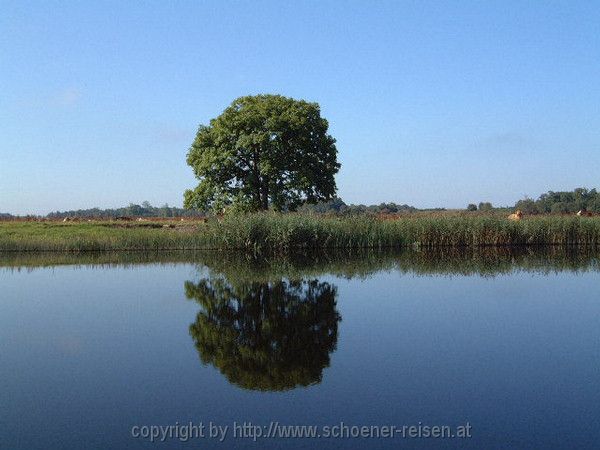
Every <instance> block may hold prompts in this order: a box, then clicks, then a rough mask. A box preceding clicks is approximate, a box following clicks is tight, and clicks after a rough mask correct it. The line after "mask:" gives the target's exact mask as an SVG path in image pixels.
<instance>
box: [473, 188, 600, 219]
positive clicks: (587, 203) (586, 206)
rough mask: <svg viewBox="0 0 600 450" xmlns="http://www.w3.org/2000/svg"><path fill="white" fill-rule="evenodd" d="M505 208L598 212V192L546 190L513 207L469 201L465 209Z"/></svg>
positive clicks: (579, 189) (530, 210) (529, 212)
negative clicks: (536, 197) (536, 196)
mask: <svg viewBox="0 0 600 450" xmlns="http://www.w3.org/2000/svg"><path fill="white" fill-rule="evenodd" d="M506 209H514V210H517V209H520V210H521V211H523V213H525V214H571V213H576V212H577V211H589V212H600V192H597V191H596V189H587V188H577V189H574V190H573V191H558V192H554V191H548V192H546V193H545V194H542V195H540V196H539V197H538V199H537V200H534V199H531V198H527V197H526V198H524V199H522V200H519V201H518V202H517V203H516V204H515V205H514V207H512V208H506V207H494V206H493V205H492V204H491V203H489V202H481V203H479V205H476V204H475V203H470V204H469V205H467V211H493V210H506Z"/></svg>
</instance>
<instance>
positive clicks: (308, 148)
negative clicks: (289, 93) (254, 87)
mask: <svg viewBox="0 0 600 450" xmlns="http://www.w3.org/2000/svg"><path fill="white" fill-rule="evenodd" d="M328 127H329V124H328V122H327V120H325V119H324V118H322V117H321V112H320V108H319V105H318V104H317V103H309V102H306V101H304V100H295V99H292V98H287V97H283V96H280V95H256V96H246V97H240V98H238V99H236V100H234V101H233V103H232V104H231V105H230V106H229V107H228V108H227V109H225V111H224V112H223V113H222V114H221V115H220V116H218V117H217V118H215V119H212V120H211V121H210V124H209V125H208V126H205V125H201V126H200V127H199V128H198V133H197V134H196V138H195V139H194V142H193V143H192V146H191V148H190V150H189V152H188V155H187V162H188V164H189V165H190V166H191V167H192V169H193V170H194V174H195V175H196V177H197V178H198V179H199V180H200V183H199V184H198V186H197V187H196V188H195V189H191V190H187V191H186V192H185V194H184V206H185V207H186V208H198V209H201V210H208V209H213V210H222V209H223V208H225V207H233V208H236V209H239V210H244V211H256V210H266V209H269V207H272V208H274V209H276V210H294V209H296V208H297V207H298V206H300V205H302V204H303V203H316V202H319V201H327V200H330V199H331V198H333V196H334V195H335V193H336V184H335V179H334V176H335V174H336V173H337V172H338V170H339V168H340V164H339V163H338V162H337V149H336V146H335V139H334V138H333V137H331V136H330V135H329V134H328V133H327V130H328Z"/></svg>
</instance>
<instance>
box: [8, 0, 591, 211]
mask: <svg viewBox="0 0 600 450" xmlns="http://www.w3.org/2000/svg"><path fill="white" fill-rule="evenodd" d="M258 93H277V94H282V95H286V96H291V97H295V98H302V99H306V100H310V101H316V102H318V103H319V104H320V105H321V109H322V114H323V115H324V116H325V117H326V118H327V119H328V120H329V122H330V132H331V134H332V135H333V136H334V137H335V138H336V139H337V140H338V150H339V159H340V162H341V163H342V168H341V170H340V173H339V174H338V176H337V182H338V187H339V195H340V196H341V197H342V198H343V199H344V200H345V201H346V202H347V203H367V204H372V203H380V202H383V201H394V202H397V203H408V204H411V205H415V206H417V207H434V206H445V207H465V206H466V205H467V203H469V202H479V201H491V202H493V203H494V204H498V205H502V204H514V202H515V201H516V200H517V199H519V198H522V197H523V196H524V195H525V194H527V195H529V196H531V197H537V196H538V195H539V194H540V193H542V192H545V191H547V190H570V189H573V188H575V187H578V186H586V187H590V188H591V187H597V188H599V187H600V178H599V175H600V2H598V1H597V0H595V1H589V2H581V1H563V2H555V1H541V0H540V1H509V0H503V1H497V2H492V1H467V0H465V1H435V2H434V1H431V2H428V1H414V2H406V1H389V2H386V1H370V0H363V1H360V2H357V1H337V2H336V1H323V0H319V1H293V2H292V1H281V0H277V1H268V2H263V1H256V0H253V1H235V2H233V1H231V2H229V1H223V0H219V1H214V2H212V1H189V2H172V1H153V2H137V1H136V2H128V1H116V2H107V1H95V2H91V1H90V2H83V1H73V2H68V1H40V2H27V1H21V0H19V1H8V0H3V1H2V6H1V8H0V212H11V213H19V214H24V213H36V214H45V213H47V212H49V211H53V210H57V209H60V210H65V209H77V208H88V207H93V206H99V207H103V208H104V207H117V206H122V205H126V204H128V203H130V202H134V203H141V202H142V201H144V200H148V201H150V202H151V203H152V204H156V205H160V204H164V203H166V202H168V203H169V204H170V205H176V206H180V205H181V204H182V194H183V191H184V190H185V189H186V188H190V187H193V186H194V184H195V180H194V177H193V175H192V172H191V169H190V168H189V167H188V166H187V165H186V163H185V155H186V153H187V149H188V147H189V145H190V144H191V142H192V140H193V137H194V135H195V132H196V128H197V126H198V125H199V124H200V123H208V121H209V120H210V119H211V118H212V117H214V116H216V115H218V114H219V113H220V112H221V111H222V110H223V109H224V108H225V107H226V106H227V105H228V104H229V103H230V102H231V101H232V100H233V99H234V98H236V97H238V96H241V95H248V94H258Z"/></svg>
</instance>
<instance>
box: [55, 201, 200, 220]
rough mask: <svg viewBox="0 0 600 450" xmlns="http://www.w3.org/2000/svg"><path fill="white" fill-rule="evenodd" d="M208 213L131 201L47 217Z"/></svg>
mask: <svg viewBox="0 0 600 450" xmlns="http://www.w3.org/2000/svg"><path fill="white" fill-rule="evenodd" d="M205 215H206V214H205V213H204V212H202V211H198V210H195V209H184V208H177V207H175V206H169V205H167V204H165V205H163V206H159V207H156V206H152V205H151V204H150V203H149V202H143V203H142V204H141V205H137V204H134V203H130V204H129V206H125V207H122V208H116V209H100V208H90V209H77V210H71V211H56V212H51V213H50V214H48V215H47V216H46V217H48V218H49V219H63V218H65V217H81V218H101V217H106V218H114V217H122V216H127V217H203V216H205Z"/></svg>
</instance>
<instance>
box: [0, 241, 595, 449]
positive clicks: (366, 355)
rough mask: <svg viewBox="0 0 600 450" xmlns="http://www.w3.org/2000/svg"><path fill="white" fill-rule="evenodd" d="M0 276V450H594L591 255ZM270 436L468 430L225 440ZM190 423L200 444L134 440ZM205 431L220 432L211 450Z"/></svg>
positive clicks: (182, 263)
mask: <svg viewBox="0 0 600 450" xmlns="http://www.w3.org/2000/svg"><path fill="white" fill-rule="evenodd" d="M157 259H160V262H154V263H153V262H152V261H153V260H157ZM136 260H139V261H140V262H143V264H142V263H141V264H137V263H136ZM109 262H116V264H108V263H109ZM0 264H2V265H4V266H5V267H4V268H1V267H0V283H1V284H0V286H1V287H2V294H1V297H0V383H1V388H0V448H6V449H21V448H22V449H49V448H64V449H71V448H72V449H83V448H85V449H106V448H138V447H158V448H179V447H194V448H212V447H216V448H238V447H251V448H265V447H271V448H281V447H284V448H285V447H289V448H397V447H408V448H479V449H481V448H486V449H489V448H597V445H598V444H597V440H598V437H597V435H598V430H599V429H600V299H599V295H598V288H599V286H600V272H599V268H598V259H597V257H596V256H595V255H590V254H585V255H582V254H578V253H569V254H563V253H560V252H556V251H555V252H550V253H548V252H546V253H539V252H533V253H532V252H521V253H518V254H514V253H497V252H488V253H486V254H477V255H473V254H455V253H449V254H448V253H446V254H437V255H428V254H417V253H414V254H401V255H393V254H391V255H390V254H387V255H373V254H369V255H363V256H360V257H353V258H348V257H345V258H342V257H340V256H339V255H337V256H335V257H332V256H320V257H318V258H316V257H314V258H303V259H297V258H296V259H295V260H278V259H272V260H270V261H256V260H253V259H249V258H245V257H242V256H232V255H212V256H209V257H207V256H199V255H192V256H189V255H176V256H172V255H171V256H169V255H167V256H161V257H160V258H158V257H156V256H155V257H152V256H122V255H121V256H116V257H115V256H110V255H109V256H91V257H90V256H87V257H80V258H67V257H60V256H52V257H48V258H47V259H36V258H35V257H31V256H19V255H17V256H15V255H11V256H10V258H9V257H4V259H2V258H0ZM55 264H56V265H55ZM271 421H274V422H278V423H279V425H277V426H287V425H311V426H318V427H319V428H318V429H317V431H318V432H320V433H323V432H324V430H325V428H324V427H332V428H330V432H331V433H333V432H334V428H333V427H334V426H338V431H340V432H343V431H342V430H343V428H341V427H339V425H340V424H341V422H343V423H344V424H345V425H347V427H349V428H348V429H346V433H347V434H352V433H354V430H355V429H350V428H351V427H353V426H364V425H368V426H371V425H373V426H391V425H393V426H396V427H397V428H401V427H402V426H404V425H406V426H411V425H414V426H419V425H420V426H421V427H425V426H434V425H439V426H450V427H451V431H452V432H455V431H456V427H458V426H463V425H465V424H467V423H468V424H469V425H470V426H471V429H470V433H471V435H472V437H471V438H445V439H441V438H438V439H435V438H424V437H421V438H408V437H406V438H403V437H402V436H401V435H398V434H396V435H394V437H387V438H367V437H365V438H352V437H342V438H312V439H291V438H288V439H273V438H268V439H265V438H259V439H257V442H254V441H253V439H252V437H251V433H250V432H249V431H246V436H248V437H239V435H240V434H243V433H244V431H243V430H242V429H241V427H238V429H237V431H236V434H237V436H234V428H233V427H234V424H238V425H240V424H243V423H244V422H246V423H252V425H255V426H264V427H267V428H268V427H272V426H274V425H271ZM190 422H193V424H195V425H199V424H200V423H202V424H204V425H205V427H206V428H205V429H204V430H203V431H202V433H203V434H204V436H205V437H193V438H191V439H190V440H189V441H187V442H182V439H177V437H175V436H174V435H173V433H175V431H174V429H172V430H171V437H170V438H169V437H168V438H167V439H166V441H165V442H163V443H161V442H158V443H156V442H155V443H151V442H150V439H149V438H144V437H141V436H140V437H137V438H135V437H133V436H132V428H133V427H144V426H151V425H162V426H168V425H182V424H189V423H190ZM211 422H212V423H213V425H219V426H221V427H225V426H227V427H228V429H227V431H226V433H225V438H224V442H223V443H221V444H220V443H219V441H218V438H211V437H210V436H209V433H210V430H209V426H210V423H211ZM276 429H278V430H279V428H276ZM133 430H134V432H135V430H137V432H139V433H143V432H144V429H143V428H133ZM373 430H375V429H373ZM420 430H421V434H423V433H424V431H423V430H424V428H420ZM178 432H179V433H185V431H178ZM265 432H266V431H263V433H265ZM373 432H375V431H373ZM380 432H381V430H380ZM196 433H198V431H196ZM181 437H185V436H181ZM157 439H158V440H160V437H158V438H157Z"/></svg>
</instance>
